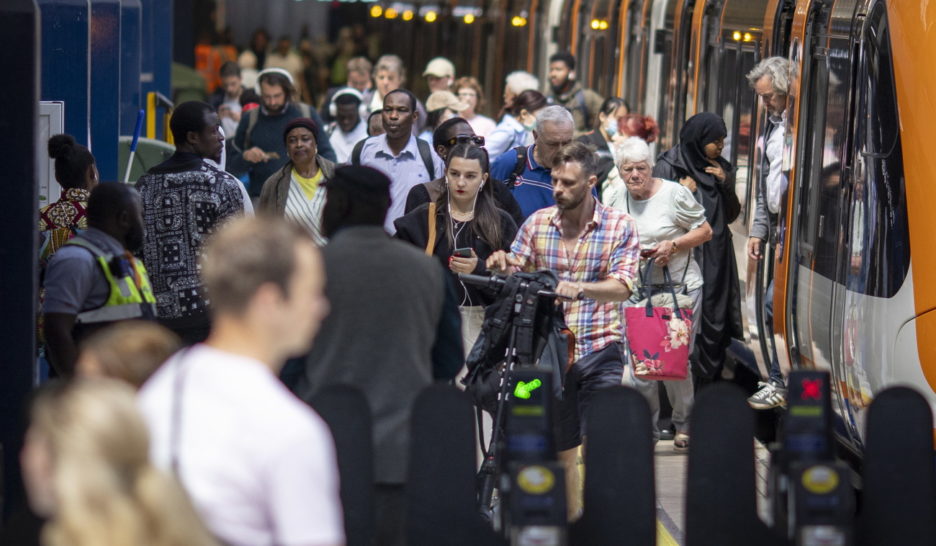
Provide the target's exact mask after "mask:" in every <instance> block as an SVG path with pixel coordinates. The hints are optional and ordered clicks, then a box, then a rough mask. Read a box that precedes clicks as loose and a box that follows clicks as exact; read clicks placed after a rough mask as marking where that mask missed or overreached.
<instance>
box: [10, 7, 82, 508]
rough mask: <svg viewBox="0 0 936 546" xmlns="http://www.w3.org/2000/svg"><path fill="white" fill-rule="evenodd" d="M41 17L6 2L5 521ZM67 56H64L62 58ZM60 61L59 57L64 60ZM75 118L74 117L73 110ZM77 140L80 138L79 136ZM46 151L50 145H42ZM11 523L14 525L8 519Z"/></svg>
mask: <svg viewBox="0 0 936 546" xmlns="http://www.w3.org/2000/svg"><path fill="white" fill-rule="evenodd" d="M39 21H40V17H39V10H38V8H37V7H36V2H35V1H34V0H2V1H0V51H5V52H6V53H5V54H3V55H0V74H3V77H4V78H5V80H4V81H5V85H0V104H2V105H3V110H2V111H0V149H2V150H3V151H4V152H6V153H7V154H8V157H10V158H13V160H12V161H7V162H6V164H4V167H3V171H4V172H3V176H4V184H3V200H2V201H0V233H3V236H4V238H5V239H4V241H3V244H2V245H0V263H3V268H2V270H0V285H2V286H3V305H0V324H3V328H0V347H2V348H3V366H2V367H0V368H2V370H3V372H2V373H3V379H2V380H0V443H2V444H3V475H2V482H3V493H4V498H3V501H4V503H3V510H4V514H3V515H4V516H8V515H10V514H11V513H12V512H14V511H17V510H19V509H20V508H22V506H23V504H24V503H23V499H24V496H23V487H22V478H21V476H20V467H19V452H20V449H21V448H22V445H23V434H24V433H25V430H24V427H23V424H24V423H25V421H26V412H25V409H26V402H27V398H28V394H29V391H30V390H31V388H32V371H33V365H34V363H35V362H36V328H35V325H36V301H37V299H38V298H37V295H36V285H37V283H38V277H39V275H38V272H37V271H36V268H37V259H38V256H37V249H36V244H35V241H36V221H37V213H36V211H37V210H38V208H39V205H38V199H39V198H38V196H37V194H36V177H37V176H38V173H37V172H36V164H37V162H36V161H34V160H33V158H36V157H42V156H43V155H44V151H43V150H42V149H41V148H39V149H37V147H36V145H37V144H38V142H37V138H38V136H39V135H38V132H39V130H38V126H39V106H38V102H39V73H40V67H39V28H40V23H39ZM59 53H60V52H59ZM56 55H58V53H56ZM53 56H54V55H53ZM66 112H67V110H66ZM76 136H77V135H76ZM42 146H45V143H42ZM4 519H6V518H4Z"/></svg>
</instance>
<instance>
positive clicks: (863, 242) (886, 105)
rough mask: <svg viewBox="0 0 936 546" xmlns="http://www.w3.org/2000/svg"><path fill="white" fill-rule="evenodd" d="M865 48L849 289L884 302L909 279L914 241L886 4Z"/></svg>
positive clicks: (872, 19) (869, 28) (873, 19)
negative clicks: (911, 240)
mask: <svg viewBox="0 0 936 546" xmlns="http://www.w3.org/2000/svg"><path fill="white" fill-rule="evenodd" d="M862 45H863V46H864V50H865V54H864V55H863V56H862V65H861V66H860V67H859V70H858V77H859V81H858V82H857V84H858V85H857V87H858V89H859V90H860V98H859V100H858V104H857V110H858V111H857V115H856V116H855V117H856V118H857V120H858V126H857V128H856V131H855V146H856V151H857V152H858V153H856V154H855V177H854V179H855V181H854V188H853V195H852V202H851V205H850V207H849V215H850V220H851V229H850V236H849V239H850V245H849V251H850V255H851V260H850V262H851V263H850V264H849V270H848V273H847V279H848V281H847V285H848V286H849V288H850V289H852V290H855V291H860V292H862V293H865V294H868V295H872V296H877V297H885V298H886V297H892V296H893V295H894V294H896V293H897V291H898V290H899V289H900V287H901V285H902V284H903V281H904V279H905V278H906V276H907V272H908V270H909V268H910V240H909V229H908V225H907V201H906V193H905V188H904V173H903V153H902V150H901V145H900V128H899V116H898V114H899V113H898V110H897V96H896V92H895V82H894V67H893V57H892V55H891V46H890V29H889V27H888V24H887V13H886V9H885V7H884V3H883V2H878V3H876V4H875V6H874V7H873V8H872V11H871V13H870V14H869V15H868V19H867V23H866V26H865V32H864V36H862Z"/></svg>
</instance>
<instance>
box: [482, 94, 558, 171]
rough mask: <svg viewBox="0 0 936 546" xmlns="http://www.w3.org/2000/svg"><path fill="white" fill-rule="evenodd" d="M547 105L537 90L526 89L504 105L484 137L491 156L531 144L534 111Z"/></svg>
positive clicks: (534, 120)
mask: <svg viewBox="0 0 936 546" xmlns="http://www.w3.org/2000/svg"><path fill="white" fill-rule="evenodd" d="M547 106H549V101H548V100H547V99H546V97H545V96H544V95H543V94H542V93H540V92H539V91H534V90H532V89H527V90H526V91H524V92H522V93H520V94H519V95H517V96H516V97H514V98H513V100H511V101H510V102H509V103H508V104H506V105H505V106H504V116H503V117H502V118H501V122H500V123H498V124H497V127H496V128H495V129H494V130H493V131H491V134H490V135H488V136H487V138H486V139H485V142H486V146H485V147H486V148H487V151H488V153H489V154H491V157H495V158H496V157H497V156H499V155H501V154H502V153H504V152H507V151H509V150H511V149H513V148H516V147H517V146H529V145H530V144H533V126H534V125H535V124H536V113H537V112H539V111H540V110H542V109H543V108H546V107H547Z"/></svg>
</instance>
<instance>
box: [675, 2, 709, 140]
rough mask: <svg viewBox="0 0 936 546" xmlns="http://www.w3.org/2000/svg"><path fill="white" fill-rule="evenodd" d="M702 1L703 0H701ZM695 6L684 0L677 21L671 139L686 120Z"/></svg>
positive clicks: (691, 68)
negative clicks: (674, 91) (680, 14)
mask: <svg viewBox="0 0 936 546" xmlns="http://www.w3.org/2000/svg"><path fill="white" fill-rule="evenodd" d="M703 1H704V0H703ZM694 7H695V0H684V5H683V11H682V16H681V17H680V21H679V36H678V37H676V44H677V47H676V58H675V59H673V69H674V70H673V73H674V76H675V78H676V82H675V83H676V95H675V97H673V104H674V105H675V107H676V108H675V111H674V113H673V120H672V122H673V125H672V128H673V134H672V137H671V138H672V139H673V141H674V142H675V141H676V135H678V134H679V130H680V129H681V128H682V124H683V123H685V121H686V111H687V110H686V104H687V102H688V101H689V92H688V91H689V82H688V79H689V78H690V77H691V76H692V70H693V64H692V60H691V59H690V58H689V51H690V47H689V46H690V40H692V11H693V8H694Z"/></svg>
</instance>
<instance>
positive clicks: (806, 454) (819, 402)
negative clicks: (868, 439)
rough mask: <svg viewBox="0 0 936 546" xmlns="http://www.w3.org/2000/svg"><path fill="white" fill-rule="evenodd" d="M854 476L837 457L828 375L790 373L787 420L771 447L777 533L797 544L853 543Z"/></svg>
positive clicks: (771, 489)
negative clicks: (852, 476)
mask: <svg viewBox="0 0 936 546" xmlns="http://www.w3.org/2000/svg"><path fill="white" fill-rule="evenodd" d="M850 476H851V469H850V468H849V467H848V466H847V465H846V464H845V463H842V462H837V461H836V459H835V444H834V439H833V436H832V395H831V386H830V385H829V374H828V373H826V372H817V371H794V372H791V373H790V376H789V379H788V382H787V413H786V417H785V419H784V421H783V425H782V430H781V432H780V438H779V442H777V444H775V445H774V446H772V449H771V469H770V479H769V481H770V483H769V490H768V493H769V495H770V497H771V500H772V508H773V520H774V530H775V531H777V532H779V533H781V534H783V535H784V536H785V537H786V539H787V540H788V541H790V542H791V543H792V544H796V545H797V546H800V545H817V546H818V545H836V546H846V545H850V544H852V543H853V536H852V529H853V527H854V512H855V499H854V489H853V486H852V483H851V479H850Z"/></svg>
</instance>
